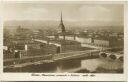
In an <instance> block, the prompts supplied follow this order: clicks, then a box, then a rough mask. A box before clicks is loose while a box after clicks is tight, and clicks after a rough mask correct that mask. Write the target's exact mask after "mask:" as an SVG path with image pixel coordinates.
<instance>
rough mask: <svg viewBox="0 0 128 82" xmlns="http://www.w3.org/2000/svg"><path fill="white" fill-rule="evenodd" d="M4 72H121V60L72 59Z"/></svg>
mask: <svg viewBox="0 0 128 82" xmlns="http://www.w3.org/2000/svg"><path fill="white" fill-rule="evenodd" d="M4 71H6V72H32V73H33V72H39V73H65V72H68V73H74V72H75V73H90V72H91V73H123V62H122V61H120V60H110V59H109V58H95V59H74V60H66V61H58V62H54V63H50V64H38V65H37V64H36V65H29V66H26V67H20V68H10V69H4Z"/></svg>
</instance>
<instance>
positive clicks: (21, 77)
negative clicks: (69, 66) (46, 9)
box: [0, 0, 128, 81]
mask: <svg viewBox="0 0 128 82" xmlns="http://www.w3.org/2000/svg"><path fill="white" fill-rule="evenodd" d="M32 1H33V0H27V2H30V3H31V2H32ZM38 1H39V0H38ZM42 1H45V0H42ZM49 1H53V0H49ZM56 1H58V0H56ZM66 1H67V0H66ZM72 1H73V3H81V2H76V0H70V1H69V0H68V2H66V3H72ZM80 1H83V0H80ZM92 1H94V0H92ZM101 1H102V0H101ZM2 2H11V3H14V2H17V3H20V2H25V0H17V1H15V0H12V1H10V0H3V1H2ZM34 2H35V1H34ZM36 2H37V1H36ZM63 2H65V1H62V0H61V1H60V2H58V3H63ZM37 3H38V2H37ZM44 3H48V4H49V3H50V4H54V3H56V2H55V1H54V2H52V3H51V2H48V1H45V2H44ZM82 4H124V44H125V45H124V58H125V59H124V73H123V74H110V73H108V74H104V73H102V74H101V73H100V74H98V73H96V74H94V73H93V74H94V75H95V77H62V76H60V77H52V76H31V74H32V73H3V72H2V71H3V69H2V68H3V54H2V53H3V49H2V43H3V37H2V36H3V30H2V29H3V28H2V27H3V24H2V22H0V38H1V39H0V46H1V48H0V53H1V54H0V80H2V81H126V80H127V79H126V76H127V69H126V68H127V66H126V64H127V62H126V60H127V59H128V58H127V56H126V55H127V53H128V50H127V45H128V43H127V41H128V40H127V39H126V38H128V31H127V30H128V28H127V26H128V24H127V22H128V16H126V15H127V14H128V6H127V3H126V2H123V1H117V2H115V0H114V1H113V2H112V1H110V2H106V1H105V2H100V1H94V2H83V3H82ZM0 7H2V6H0ZM126 11H127V12H126ZM0 15H1V14H0ZM0 19H2V15H1V17H0ZM39 74H40V73H39ZM41 74H42V73H41ZM49 74H50V73H49ZM51 74H55V75H57V74H65V73H51ZM72 74H73V73H72ZM75 74H78V75H81V74H85V73H75ZM89 75H90V73H89Z"/></svg>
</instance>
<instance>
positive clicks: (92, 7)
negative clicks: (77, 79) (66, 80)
mask: <svg viewBox="0 0 128 82" xmlns="http://www.w3.org/2000/svg"><path fill="white" fill-rule="evenodd" d="M3 73H93V74H97V73H100V74H103V73H104V74H123V73H124V5H123V4H86V3H84V2H75V3H71V2H64V3H62V2H61V3H59V2H54V3H50V2H49V3H43V2H35V3H32V2H19V3H18V2H5V3H3Z"/></svg>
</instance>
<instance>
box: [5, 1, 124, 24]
mask: <svg viewBox="0 0 128 82" xmlns="http://www.w3.org/2000/svg"><path fill="white" fill-rule="evenodd" d="M60 12H62V14H63V20H65V21H78V22H80V21H101V22H102V21H103V22H111V23H115V22H116V23H120V24H121V23H123V16H124V13H123V5H121V4H80V3H79V4H71V3H70V4H67V3H61V4H57V3H54V4H48V3H47V4H44V3H4V4H3V19H4V21H6V20H60Z"/></svg>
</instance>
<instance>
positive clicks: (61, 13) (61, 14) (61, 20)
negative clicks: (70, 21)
mask: <svg viewBox="0 0 128 82" xmlns="http://www.w3.org/2000/svg"><path fill="white" fill-rule="evenodd" d="M61 22H63V19H62V11H61Z"/></svg>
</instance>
